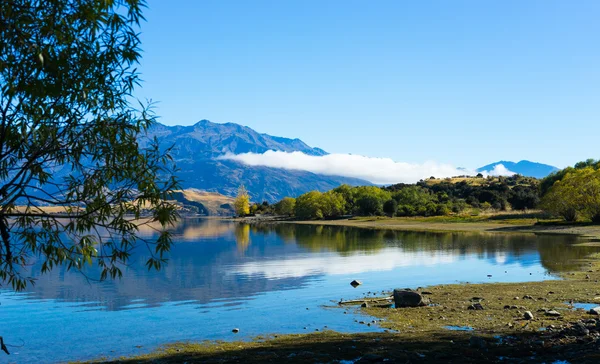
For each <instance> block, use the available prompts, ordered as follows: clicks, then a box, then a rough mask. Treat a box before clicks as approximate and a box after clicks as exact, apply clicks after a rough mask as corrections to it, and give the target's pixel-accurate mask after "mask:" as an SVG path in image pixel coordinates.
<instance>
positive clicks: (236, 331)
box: [231, 327, 240, 334]
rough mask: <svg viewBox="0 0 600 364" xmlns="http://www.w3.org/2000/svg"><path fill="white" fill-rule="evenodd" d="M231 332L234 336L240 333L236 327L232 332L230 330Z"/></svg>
mask: <svg viewBox="0 0 600 364" xmlns="http://www.w3.org/2000/svg"><path fill="white" fill-rule="evenodd" d="M231 332H233V333H234V334H237V333H238V332H240V329H238V328H237V327H236V328H235V329H233V330H231Z"/></svg>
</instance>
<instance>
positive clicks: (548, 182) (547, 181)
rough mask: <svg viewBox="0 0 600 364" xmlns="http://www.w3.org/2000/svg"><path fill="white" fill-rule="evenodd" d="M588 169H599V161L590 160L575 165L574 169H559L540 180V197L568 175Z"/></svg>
mask: <svg viewBox="0 0 600 364" xmlns="http://www.w3.org/2000/svg"><path fill="white" fill-rule="evenodd" d="M588 167H589V168H593V169H596V170H598V169H600V160H595V159H591V158H590V159H587V160H585V161H582V162H578V163H576V164H575V166H574V167H567V168H565V169H561V170H560V171H557V172H554V173H552V174H551V175H549V176H547V177H546V178H544V179H542V181H541V182H540V194H541V196H545V195H546V193H547V192H548V191H549V190H550V188H551V187H552V186H553V185H554V183H556V182H557V181H560V180H562V179H563V178H564V177H565V176H566V175H567V174H568V173H571V172H574V171H576V170H578V169H584V168H588Z"/></svg>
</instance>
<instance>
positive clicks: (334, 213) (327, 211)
mask: <svg viewBox="0 0 600 364" xmlns="http://www.w3.org/2000/svg"><path fill="white" fill-rule="evenodd" d="M319 205H320V208H321V212H322V214H323V217H328V218H332V217H338V216H341V215H343V214H344V208H345V205H346V201H345V200H344V196H342V195H341V194H339V193H337V192H333V191H329V192H325V193H323V194H322V195H321V199H320V201H319Z"/></svg>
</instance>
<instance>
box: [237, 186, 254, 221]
mask: <svg viewBox="0 0 600 364" xmlns="http://www.w3.org/2000/svg"><path fill="white" fill-rule="evenodd" d="M233 205H234V208H235V213H236V215H238V216H246V215H248V214H249V213H250V195H249V194H248V191H247V190H246V187H244V185H241V186H240V188H239V189H238V194H237V197H236V198H235V201H234V203H233Z"/></svg>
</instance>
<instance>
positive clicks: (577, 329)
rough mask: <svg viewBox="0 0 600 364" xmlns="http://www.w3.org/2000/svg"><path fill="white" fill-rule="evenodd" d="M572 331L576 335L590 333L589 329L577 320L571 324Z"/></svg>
mask: <svg viewBox="0 0 600 364" xmlns="http://www.w3.org/2000/svg"><path fill="white" fill-rule="evenodd" d="M573 331H574V332H575V335H577V336H588V335H589V334H590V330H588V328H587V327H585V325H584V324H582V323H581V322H578V323H576V324H575V325H574V326H573Z"/></svg>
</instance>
